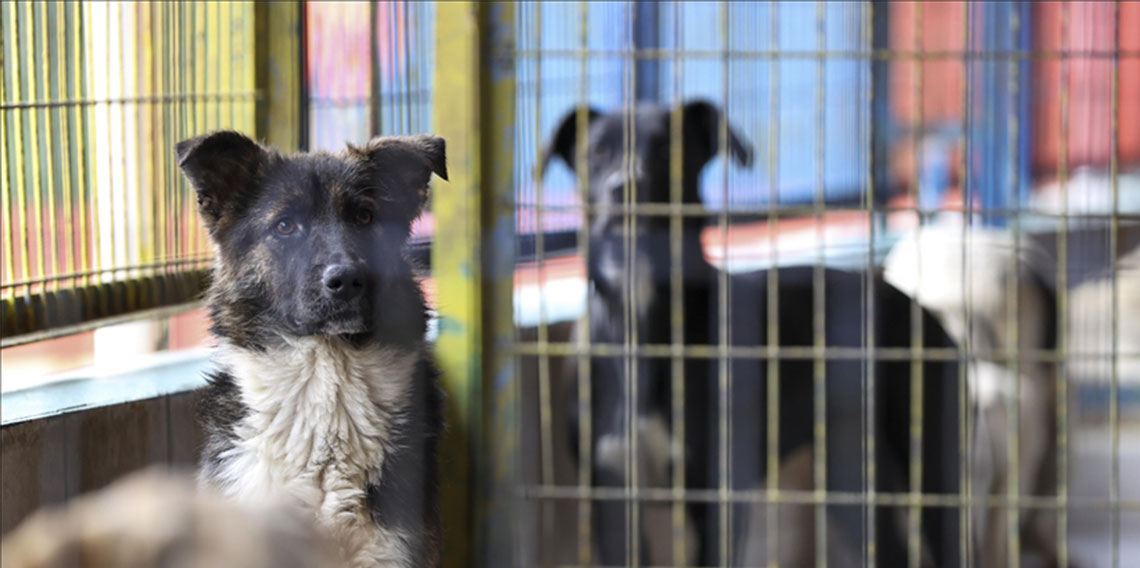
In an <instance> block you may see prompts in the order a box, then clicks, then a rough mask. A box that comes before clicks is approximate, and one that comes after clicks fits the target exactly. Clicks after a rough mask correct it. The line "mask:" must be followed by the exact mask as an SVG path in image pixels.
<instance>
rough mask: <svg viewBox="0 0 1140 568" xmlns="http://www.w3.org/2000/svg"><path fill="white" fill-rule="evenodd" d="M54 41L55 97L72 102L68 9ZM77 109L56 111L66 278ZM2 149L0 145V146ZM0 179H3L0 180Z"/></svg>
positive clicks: (70, 258) (60, 13)
mask: <svg viewBox="0 0 1140 568" xmlns="http://www.w3.org/2000/svg"><path fill="white" fill-rule="evenodd" d="M55 25H56V28H55V31H56V33H55V41H56V46H57V48H56V49H57V51H56V59H55V61H56V73H57V76H56V81H57V83H56V84H57V90H56V96H57V97H60V98H71V97H70V95H71V89H70V88H69V86H70V83H71V81H73V80H74V78H75V70H74V68H72V67H71V66H70V63H71V57H70V54H71V50H72V49H73V46H72V45H71V43H70V42H69V41H68V38H69V35H68V31H69V30H70V27H69V25H71V23H69V21H68V6H67V5H61V6H59V7H58V8H57V10H56V20H55ZM74 106H76V105H68V106H65V107H62V108H60V109H59V120H60V134H59V139H60V149H61V156H60V166H61V168H65V169H66V172H64V173H63V175H62V178H63V180H62V181H63V195H64V198H63V226H64V227H65V230H66V232H67V233H68V235H67V236H66V237H65V238H66V241H67V247H66V258H65V263H64V266H63V270H64V271H65V272H67V273H69V274H73V273H75V272H76V264H77V256H78V252H77V249H78V246H77V243H76V241H77V239H76V237H77V236H80V235H77V234H76V231H75V217H74V214H75V191H76V186H77V183H76V177H75V175H76V171H75V165H74V162H73V161H72V155H73V153H74V152H75V147H74V146H73V145H72V144H71V135H72V133H73V132H74V130H75V124H74V123H73V122H72V120H71V109H72V108H74ZM0 147H2V145H0ZM0 179H3V176H0ZM71 285H72V286H76V285H77V280H75V279H72V281H71Z"/></svg>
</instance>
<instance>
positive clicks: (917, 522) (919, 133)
mask: <svg viewBox="0 0 1140 568" xmlns="http://www.w3.org/2000/svg"><path fill="white" fill-rule="evenodd" d="M923 8H924V4H923V3H922V2H916V3H915V4H914V50H915V51H917V52H919V53H924V52H925V51H926V50H925V45H924V41H923V40H924V36H923V26H924V25H925V21H924V20H923V15H924V14H923ZM925 64H926V62H925V60H924V59H923V58H919V59H918V60H916V61H915V62H914V63H913V65H914V67H913V69H912V70H911V72H912V73H913V75H912V77H913V79H914V105H915V109H916V113H915V117H916V122H915V127H914V131H915V133H916V134H915V138H914V184H915V187H914V194H915V203H916V204H917V205H918V206H919V207H921V204H922V199H921V198H922V195H923V189H924V188H923V185H922V180H923V171H922V155H923V152H922V150H921V148H922V145H923V143H924V142H925V138H926V133H925V131H924V127H925V118H926V116H925V111H926V105H925V99H924V96H923V95H924V94H925V93H924V92H923V87H924V86H925V85H924V83H923V79H924V78H925V77H924V71H925V70H926V69H925ZM938 189H941V188H935V190H938ZM918 230H920V231H921V230H922V211H921V209H920V210H919V212H918ZM916 256H919V255H918V251H917V250H916ZM915 267H916V268H917V270H916V272H917V275H918V279H917V282H922V259H921V257H919V258H915ZM918 301H919V298H918V294H915V296H914V297H912V298H911V299H910V348H911V350H912V355H911V359H910V464H909V476H910V498H911V504H910V506H909V507H908V511H907V512H908V514H907V520H908V523H907V561H908V563H909V565H910V566H911V567H912V568H916V567H917V566H918V565H919V563H920V562H921V556H920V553H921V543H922V533H921V530H922V507H920V506H919V505H918V498H919V497H920V496H921V494H922V489H923V487H922V457H923V456H922V436H923V431H922V421H923V404H922V403H923V398H924V397H923V380H922V379H923V376H922V375H923V369H924V365H925V361H924V360H923V350H922V346H923V329H922V327H923V326H922V324H923V319H922V307H921V306H920V305H919V303H918Z"/></svg>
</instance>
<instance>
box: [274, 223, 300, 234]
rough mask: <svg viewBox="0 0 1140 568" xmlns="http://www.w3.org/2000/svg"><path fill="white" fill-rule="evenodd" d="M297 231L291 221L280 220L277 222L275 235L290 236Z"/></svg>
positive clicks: (295, 225)
mask: <svg viewBox="0 0 1140 568" xmlns="http://www.w3.org/2000/svg"><path fill="white" fill-rule="evenodd" d="M296 230H297V224H296V223H294V222H293V220H292V219H282V220H280V221H278V222H277V234H279V235H291V234H293V232H294V231H296Z"/></svg>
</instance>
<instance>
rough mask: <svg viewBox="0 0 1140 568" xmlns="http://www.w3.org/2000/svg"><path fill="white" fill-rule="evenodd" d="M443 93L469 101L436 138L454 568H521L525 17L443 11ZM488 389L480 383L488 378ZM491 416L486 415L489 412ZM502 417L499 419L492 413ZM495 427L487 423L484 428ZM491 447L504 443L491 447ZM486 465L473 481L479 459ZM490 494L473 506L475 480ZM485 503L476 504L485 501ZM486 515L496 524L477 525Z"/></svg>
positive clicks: (441, 345)
mask: <svg viewBox="0 0 1140 568" xmlns="http://www.w3.org/2000/svg"><path fill="white" fill-rule="evenodd" d="M437 10H438V12H437V18H436V26H437V27H436V54H437V58H436V60H437V64H436V66H435V76H434V81H435V85H434V90H435V91H436V92H442V93H449V94H459V95H460V96H455V97H454V100H453V101H452V102H451V103H450V104H446V105H435V106H434V109H433V111H434V117H433V121H434V123H435V129H436V131H437V132H438V133H439V134H440V135H441V136H444V137H445V138H446V139H447V140H448V146H449V148H450V149H451V150H452V152H451V155H450V156H449V160H448V161H449V173H450V174H451V177H450V179H451V182H450V184H449V185H450V187H449V188H448V191H446V192H439V193H438V194H437V195H436V196H435V198H434V199H433V201H432V206H433V212H434V214H435V221H436V224H437V226H445V227H448V228H449V230H448V231H440V232H438V233H436V234H435V237H434V239H433V241H432V257H433V269H434V272H435V274H436V282H437V297H438V305H439V322H440V323H439V339H438V341H437V353H438V354H439V362H440V367H441V370H442V371H443V377H444V384H445V387H446V388H447V390H448V392H449V397H450V400H451V401H452V404H451V405H450V406H449V409H450V411H451V412H452V413H453V414H452V416H451V420H450V423H451V424H452V425H453V427H452V428H451V429H450V430H449V432H448V433H447V434H446V435H445V437H444V440H443V455H446V456H454V457H455V459H456V463H454V464H449V467H448V471H449V472H451V473H450V475H449V476H447V478H446V479H445V480H444V485H443V503H444V504H445V511H444V513H445V514H444V532H445V534H454V535H459V536H460V538H462V537H463V536H465V535H466V536H472V535H473V536H474V537H475V543H476V544H477V545H478V546H479V549H477V550H475V551H474V554H472V553H471V543H470V542H468V541H459V542H450V543H448V545H449V546H448V547H447V552H448V557H447V558H446V559H445V562H446V565H448V566H458V565H462V564H464V563H465V562H467V561H468V559H470V558H479V559H484V561H485V562H487V563H488V565H512V564H513V562H512V561H505V560H504V559H509V558H511V557H512V555H513V554H514V553H515V552H516V551H515V548H514V542H513V538H514V532H515V531H516V529H517V527H516V526H515V525H514V522H513V518H512V513H513V510H512V507H513V502H514V498H513V496H512V495H511V494H510V493H509V491H510V490H511V489H512V488H513V487H514V485H513V484H514V483H515V481H516V475H517V471H514V469H515V468H513V467H512V465H513V461H512V460H513V458H514V456H515V455H516V454H517V452H518V448H517V447H514V443H513V442H507V441H512V440H514V439H515V438H514V436H515V434H517V432H518V413H519V408H518V400H517V397H518V392H517V388H516V387H517V384H518V379H517V376H515V372H514V369H513V368H512V366H511V359H510V357H509V356H508V355H507V353H508V352H509V349H510V348H511V343H512V341H513V331H512V330H513V323H512V319H511V317H512V312H511V284H512V278H511V275H512V273H513V269H514V247H513V236H514V216H513V197H512V196H513V192H514V187H513V171H512V163H513V156H512V152H513V148H514V140H513V134H512V130H511V128H510V126H511V124H512V122H513V120H514V116H515V115H514V100H515V99H514V88H515V85H514V60H513V59H512V58H511V57H510V56H509V55H508V54H509V53H510V51H511V48H512V47H513V45H514V6H513V5H512V4H510V3H492V4H480V3H477V2H449V3H442V4H440V5H438V6H437ZM481 377H482V378H485V380H484V381H483V384H482V385H481V384H480V378H481ZM485 406H486V408H484V407H485ZM492 410H493V411H492ZM484 417H486V418H485V419H484ZM489 440H497V441H499V443H496V444H491V445H485V444H487V441H489ZM473 456H480V457H481V458H482V459H480V460H479V461H478V462H476V463H475V465H476V468H475V472H474V476H473V475H472V461H471V460H472V457H473ZM473 478H474V480H475V482H476V483H475V484H474V487H476V488H478V490H479V491H478V493H477V494H476V495H475V496H474V497H475V498H474V499H472V497H473V496H472V494H471V491H470V489H471V487H472V484H471V480H472V479H473ZM473 501H474V502H473ZM473 508H474V515H477V516H478V517H479V518H480V519H483V518H485V519H486V522H480V523H478V524H477V525H472V521H473V518H474V517H473Z"/></svg>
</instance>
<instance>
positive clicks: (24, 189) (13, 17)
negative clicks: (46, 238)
mask: <svg viewBox="0 0 1140 568" xmlns="http://www.w3.org/2000/svg"><path fill="white" fill-rule="evenodd" d="M19 8H20V4H19V3H18V2H9V3H8V10H9V18H8V22H9V26H10V28H14V30H13V29H9V30H8V31H11V32H13V33H5V34H4V35H5V37H6V38H9V41H11V48H10V53H11V57H10V58H8V62H9V65H6V66H5V67H9V66H10V67H11V70H10V73H11V75H9V77H10V81H11V84H12V89H11V96H12V100H17V101H19V100H25V97H26V96H27V95H25V94H24V93H25V92H26V90H27V89H26V88H25V87H24V74H25V73H26V71H25V70H24V68H25V67H27V62H26V61H25V57H27V56H26V54H25V52H26V48H21V46H20V41H19V38H20V35H21V34H19V33H18V32H19V31H20V30H22V29H25V25H24V23H23V22H24V20H23V19H21V17H20V14H19V11H18V10H19ZM9 112H11V113H12V117H13V119H14V120H13V121H12V123H13V126H14V128H13V129H12V130H13V133H12V139H13V141H14V151H13V152H12V155H13V156H16V157H17V162H16V164H15V166H14V167H13V172H14V174H15V175H14V176H13V177H14V178H15V183H14V184H13V187H12V191H13V192H14V193H15V194H16V215H15V217H16V219H17V222H18V225H17V226H18V227H19V228H20V230H19V233H18V238H19V239H20V264H19V266H18V268H19V271H18V272H16V273H15V276H14V277H13V278H14V279H26V278H31V276H32V273H31V270H30V268H31V263H30V261H29V258H28V249H29V244H28V239H29V237H30V232H31V229H30V228H29V227H28V205H27V195H28V177H29V173H28V171H27V168H28V160H27V157H28V153H27V152H26V150H25V147H24V146H25V135H24V131H25V130H27V129H28V127H27V126H26V125H25V124H24V123H25V121H26V120H27V115H28V114H30V112H31V111H30V110H27V109H24V110H19V109H17V110H11V111H9ZM21 115H23V116H21Z"/></svg>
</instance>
